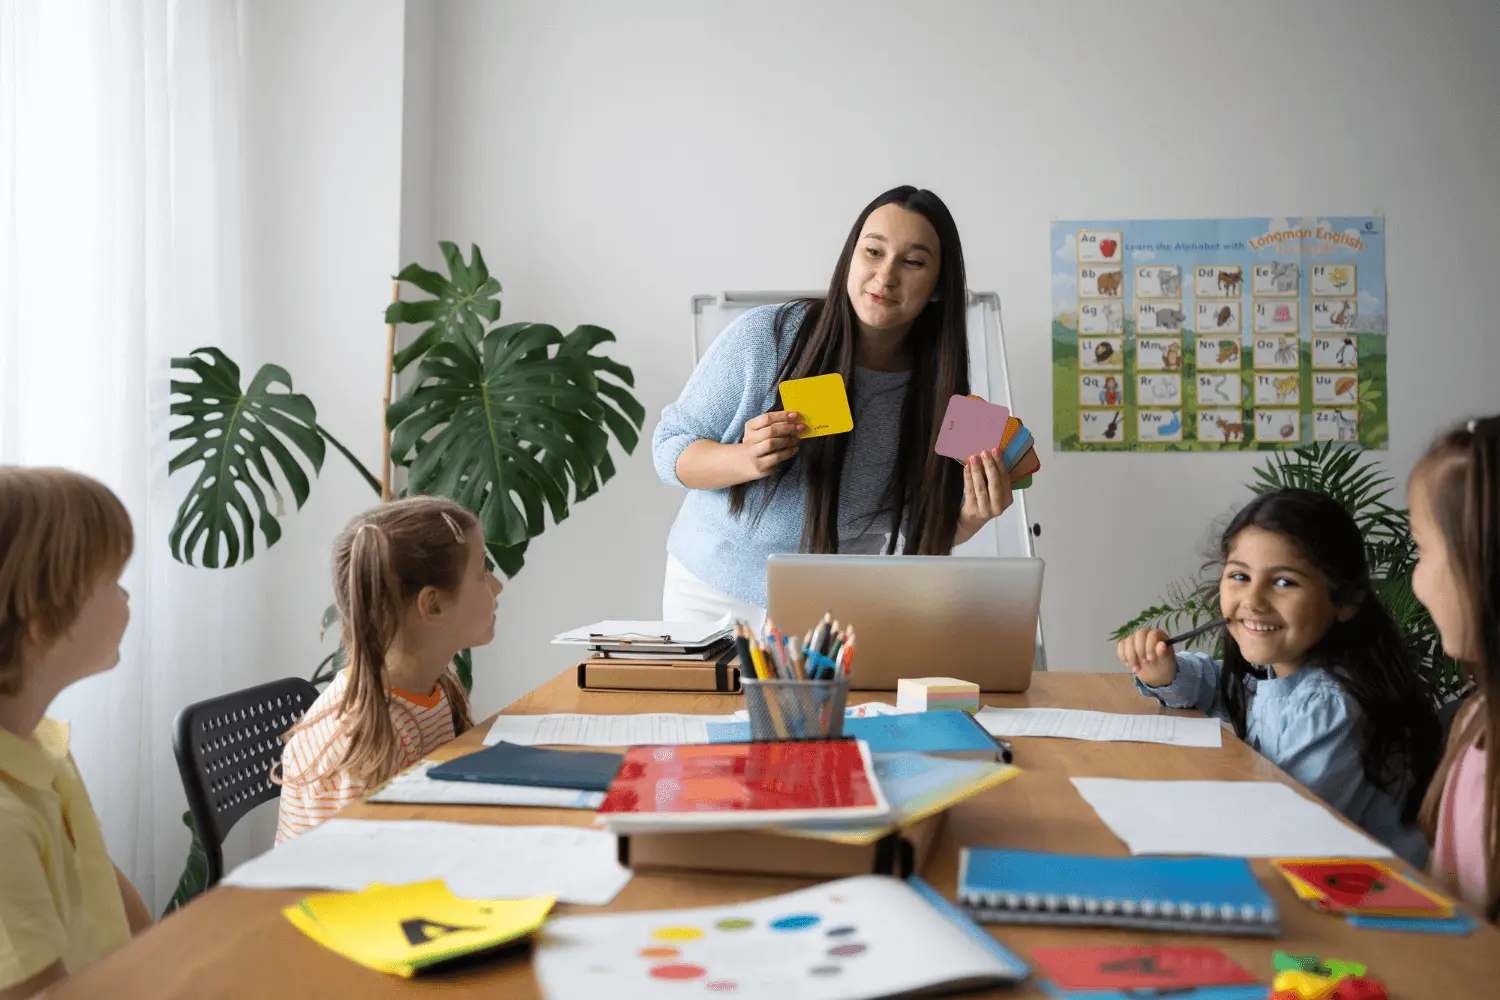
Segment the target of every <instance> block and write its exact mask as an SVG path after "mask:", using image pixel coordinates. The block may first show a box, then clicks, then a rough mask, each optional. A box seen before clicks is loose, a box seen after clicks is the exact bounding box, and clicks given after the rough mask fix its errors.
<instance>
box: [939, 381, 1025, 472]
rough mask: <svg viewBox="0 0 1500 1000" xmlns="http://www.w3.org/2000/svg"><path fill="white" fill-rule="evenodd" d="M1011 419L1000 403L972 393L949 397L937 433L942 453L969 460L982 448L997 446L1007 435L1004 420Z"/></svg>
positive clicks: (963, 460) (961, 460) (961, 459)
mask: <svg viewBox="0 0 1500 1000" xmlns="http://www.w3.org/2000/svg"><path fill="white" fill-rule="evenodd" d="M1009 419H1010V410H1008V409H1006V408H1005V407H1003V406H1001V405H1000V404H999V403H987V402H985V401H984V400H982V399H974V398H973V397H971V396H954V397H953V398H952V399H950V400H948V412H947V413H945V414H943V427H942V430H940V431H939V432H938V439H937V447H936V448H935V449H934V450H935V451H936V452H937V453H938V454H939V455H944V456H946V457H948V458H956V459H958V460H959V461H960V462H966V461H968V460H969V458H970V456H973V455H977V454H979V453H980V452H982V451H989V450H990V449H992V448H998V447H999V446H1000V441H1001V439H1002V438H1004V437H1005V422H1006V421H1007V420H1009Z"/></svg>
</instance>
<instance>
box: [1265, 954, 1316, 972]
mask: <svg viewBox="0 0 1500 1000" xmlns="http://www.w3.org/2000/svg"><path fill="white" fill-rule="evenodd" d="M1271 967H1272V968H1274V969H1275V970H1276V971H1277V972H1311V973H1313V974H1315V975H1316V974H1318V973H1320V972H1322V970H1323V960H1322V959H1321V958H1319V957H1318V956H1317V955H1293V954H1291V953H1289V952H1285V951H1278V952H1277V953H1276V954H1274V955H1272V956H1271Z"/></svg>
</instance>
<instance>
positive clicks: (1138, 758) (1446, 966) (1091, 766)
mask: <svg viewBox="0 0 1500 1000" xmlns="http://www.w3.org/2000/svg"><path fill="white" fill-rule="evenodd" d="M865 700H884V701H890V700H892V699H891V696H890V695H889V694H885V695H865V696H863V697H860V696H859V695H858V694H856V695H853V696H851V701H865ZM984 700H985V702H986V703H987V704H990V705H1000V706H1006V707H1023V706H1032V707H1058V708H1085V707H1086V708H1094V709H1100V710H1105V711H1111V712H1129V713H1139V714H1156V713H1160V712H1162V711H1164V710H1163V709H1161V708H1160V707H1159V706H1157V705H1156V703H1155V702H1153V701H1151V700H1150V699H1147V698H1142V697H1140V696H1138V695H1137V694H1135V692H1134V690H1133V689H1132V688H1131V686H1130V678H1129V676H1128V675H1124V674H1067V673H1045V674H1038V675H1037V677H1036V682H1035V684H1034V685H1033V687H1032V689H1031V690H1030V691H1029V692H1028V693H1027V694H1025V695H1013V696H993V695H991V696H987V697H986V698H985V699H984ZM739 701H740V699H738V698H733V697H730V696H725V695H678V694H611V693H600V692H581V691H579V690H578V689H577V687H576V686H575V682H574V675H573V673H572V671H568V672H565V673H563V674H561V675H559V676H558V677H557V678H555V679H553V680H552V681H550V682H548V683H547V684H544V685H543V686H542V687H540V688H538V689H537V690H535V691H533V692H531V693H530V694H528V695H526V696H525V697H523V698H521V699H520V700H519V701H517V702H516V703H515V704H513V705H511V706H510V707H509V708H507V709H506V710H505V711H506V713H515V714H533V713H545V712H590V713H598V714H606V713H630V712H648V711H652V712H691V713H703V714H723V713H727V712H731V711H733V710H734V709H736V708H737V707H739V705H738V704H737V703H738V702H739ZM487 728H488V727H487V726H485V725H481V726H479V727H477V728H476V729H475V730H473V731H472V732H470V733H467V734H465V735H464V736H463V737H462V738H460V739H458V740H456V741H454V742H453V743H452V744H450V745H449V746H448V747H445V748H444V749H443V751H440V753H439V754H438V755H437V756H442V757H452V756H456V755H458V754H461V753H464V752H467V751H471V750H473V749H475V748H477V747H478V746H479V745H480V742H481V739H482V736H483V733H484V732H485V731H486V729H487ZM1014 743H1015V748H1016V763H1017V764H1018V765H1019V766H1020V767H1021V768H1022V769H1023V770H1024V771H1025V773H1024V774H1022V775H1020V776H1019V777H1017V778H1016V779H1014V780H1013V781H1009V782H1007V783H1005V784H1003V785H1000V786H999V787H997V788H992V789H990V790H988V791H987V792H984V793H982V794H980V795H978V796H975V797H974V798H972V799H969V800H968V801H966V802H964V803H961V804H960V805H958V806H957V807H955V808H954V809H953V810H952V812H951V814H950V816H949V818H948V823H947V826H946V829H945V831H944V833H943V836H942V840H941V842H940V844H939V846H938V848H937V850H936V851H935V852H934V858H933V861H932V863H931V864H929V866H928V868H927V870H926V871H925V872H923V874H924V875H925V876H926V877H927V878H928V879H929V880H930V881H931V882H932V883H933V884H934V885H935V886H937V888H938V889H939V890H941V891H942V892H944V893H946V894H947V895H948V896H949V897H950V898H951V897H952V895H953V892H954V888H955V885H956V878H957V863H958V848H959V846H961V845H964V844H976V845H978V844H986V845H994V846H1002V847H1017V848H1030V849H1039V850H1050V851H1063V852H1072V853H1085V852H1087V853H1098V854H1115V855H1122V854H1125V853H1127V852H1126V850H1125V847H1124V845H1123V844H1122V843H1121V842H1120V841H1119V840H1117V839H1116V838H1115V837H1114V835H1113V834H1111V833H1110V832H1109V830H1108V828H1106V827H1105V825H1104V824H1103V823H1102V822H1101V821H1100V820H1099V818H1098V817H1097V816H1096V815H1095V814H1094V811H1093V809H1092V808H1090V807H1089V806H1088V804H1087V803H1085V802H1084V801H1083V799H1082V798H1081V797H1080V796H1079V795H1078V793H1077V792H1076V791H1075V790H1074V789H1073V786H1072V785H1071V784H1070V783H1069V780H1068V779H1069V778H1071V777H1081V776H1092V777H1110V778H1182V779H1191V778H1199V779H1217V780H1240V781H1248V780H1261V781H1265V780H1273V781H1283V782H1287V783H1288V784H1295V783H1293V782H1292V781H1291V779H1289V778H1288V777H1287V776H1286V775H1284V774H1282V773H1281V772H1280V771H1279V770H1278V769H1277V768H1275V767H1274V766H1272V765H1271V764H1270V763H1269V762H1267V761H1266V760H1265V759H1264V758H1262V757H1261V756H1260V755H1259V754H1257V753H1255V752H1254V751H1253V750H1251V749H1250V748H1249V747H1247V746H1245V745H1244V744H1243V743H1241V742H1240V741H1239V740H1237V739H1235V738H1234V736H1233V734H1231V733H1228V732H1226V733H1225V736H1224V746H1223V747H1222V748H1221V749H1218V750H1204V749H1186V748H1184V749H1178V748H1171V747H1164V746H1158V745H1151V744H1139V743H1085V742H1080V741H1074V740H1057V739H1017V740H1015V741H1014ZM1297 787H1300V786H1297ZM1304 794H1307V793H1306V792H1305V791H1304ZM343 815H344V816H346V817H351V818H368V819H442V820H450V821H457V822H473V823H504V824H510V825H522V824H544V823H545V824H565V825H579V826H584V825H589V824H590V823H591V821H592V817H593V814H592V813H587V812H580V811H575V810H553V809H495V808H484V807H438V806H396V805H368V804H359V805H356V806H352V807H350V808H349V809H348V810H347V811H345V813H344V814H343ZM1254 864H1255V867H1256V870H1257V872H1258V873H1259V875H1260V878H1261V881H1262V883H1263V884H1264V885H1266V886H1267V887H1268V888H1269V889H1270V891H1271V893H1272V895H1273V896H1274V897H1275V899H1276V903H1277V906H1278V907H1279V908H1280V910H1281V917H1282V936H1281V937H1280V938H1279V939H1276V940H1274V941H1271V940H1261V939H1243V938H1231V937H1224V938H1215V937H1209V936H1206V935H1174V934H1146V933H1141V932H1129V931H1112V930H1104V929H1099V928H1087V929H1060V928H1023V927H1013V926H1000V925H996V926H992V927H991V928H990V929H991V930H992V931H993V932H994V933H995V934H996V936H997V937H999V938H1000V939H1001V940H1002V941H1004V942H1005V944H1007V945H1008V946H1010V947H1011V948H1013V949H1015V950H1017V951H1018V952H1020V953H1021V954H1022V955H1025V954H1026V952H1027V949H1029V948H1032V947H1037V946H1041V945H1085V944H1087V945H1110V944H1145V943H1169V942H1174V943H1179V944H1181V943H1192V944H1209V945H1214V946H1217V947H1219V948H1222V949H1223V950H1224V951H1225V952H1227V953H1228V954H1230V955H1231V956H1233V957H1234V958H1235V959H1236V960H1238V961H1239V962H1240V963H1241V964H1243V965H1244V966H1245V967H1246V968H1248V969H1250V970H1251V971H1252V972H1254V973H1255V974H1257V975H1261V976H1264V977H1266V979H1267V981H1269V979H1270V976H1271V953H1272V952H1273V951H1275V950H1277V949H1281V950H1285V951H1293V952H1303V953H1306V952H1311V953H1313V954H1318V955H1322V956H1324V957H1334V958H1342V959H1347V960H1353V961H1362V962H1365V963H1367V964H1368V965H1369V966H1370V969H1371V972H1372V973H1373V974H1375V975H1378V976H1379V977H1380V978H1382V979H1383V980H1384V981H1385V983H1386V985H1387V987H1388V988H1389V989H1390V990H1391V997H1392V1000H1418V998H1421V1000H1429V998H1432V1000H1459V998H1480V997H1492V996H1497V995H1500V932H1497V931H1496V929H1495V928H1493V927H1490V926H1484V927H1481V928H1480V929H1479V930H1477V931H1475V932H1474V933H1473V934H1471V935H1469V936H1467V937H1445V936H1438V935H1416V934H1398V933H1392V932H1384V931H1369V930H1356V929H1354V928H1352V927H1350V926H1348V925H1347V924H1346V923H1344V922H1343V921H1342V920H1340V919H1338V918H1336V917H1332V916H1327V915H1322V914H1318V913H1315V912H1314V911H1313V910H1311V909H1310V908H1309V907H1308V906H1306V905H1305V904H1302V903H1299V902H1298V901H1297V900H1296V898H1295V897H1294V896H1293V895H1292V892H1291V890H1290V889H1288V888H1287V887H1286V884H1285V883H1284V882H1283V881H1282V880H1281V879H1280V878H1279V877H1278V876H1276V875H1274V874H1273V872H1272V871H1271V868H1270V866H1269V864H1268V863H1266V862H1263V861H1256V862H1254ZM808 884H809V883H808V882H806V881H803V880H798V879H784V878H760V877H756V878H752V877H733V878H731V877H724V876H712V875H643V876H637V877H635V878H634V879H632V880H631V882H630V884H629V885H627V886H626V887H625V889H624V890H623V891H622V892H621V893H620V895H619V896H618V897H616V899H615V901H614V903H613V904H612V905H611V906H609V907H607V909H609V910H652V909H664V908H680V907H692V906H709V905H718V904H728V903H735V902H740V901H743V900H750V899H757V898H761V897H764V896H769V895H774V894H776V893H780V892H787V891H790V890H792V889H796V888H801V887H803V886H806V885H808ZM301 895H303V893H300V892H293V891H263V890H249V889H234V888H220V889H215V890H214V891H212V892H209V893H207V894H206V895H204V896H203V897H201V898H200V899H197V900H195V901H194V902H192V903H191V904H189V905H188V906H187V907H185V908H184V909H183V910H181V911H179V912H178V913H176V914H174V915H172V916H170V917H168V918H167V919H166V920H164V921H162V923H161V924H160V925H158V926H157V927H155V928H153V929H152V930H151V931H150V932H148V933H147V934H145V935H143V936H142V937H141V938H139V939H138V940H136V941H134V942H132V943H131V944H130V945H129V946H128V947H126V948H124V949H122V950H121V951H119V952H117V953H115V954H114V955H112V956H110V957H109V958H107V959H106V960H104V961H103V962H101V963H99V964H98V965H96V966H94V967H93V968H91V969H88V970H86V971H85V972H84V973H83V974H82V975H80V976H77V977H75V978H74V979H72V980H71V981H69V982H68V983H67V985H65V986H63V987H62V988H60V989H58V990H57V991H55V993H53V994H49V996H52V997H57V998H64V1000H65V998H73V997H109V998H111V1000H130V998H135V997H140V998H148V997H149V998H152V1000H167V998H181V1000H214V998H221V997H247V998H248V997H255V998H269V1000H290V998H294V997H318V998H326V997H346V996H347V997H360V998H362V1000H363V998H380V997H414V996H424V997H425V996H442V997H469V996H473V997H487V998H498V997H504V998H507V1000H511V998H533V997H540V996H541V993H540V991H539V989H538V988H537V985H536V981H535V979H534V977H533V976H532V973H531V964H530V962H529V961H528V960H527V959H525V958H510V959H503V960H499V961H496V962H493V963H490V964H487V965H485V966H482V967H480V968H478V969H476V970H469V971H464V972H459V973H451V974H446V975H441V976H435V977H432V978H428V979H423V980H403V979H400V978H397V977H395V976H385V975H381V974H379V973H375V972H370V971H368V970H366V969H364V968H362V967H360V966H357V965H355V964H354V963H352V962H348V961H345V960H344V959H342V958H339V957H338V956H336V955H334V954H332V953H331V952H327V951H324V950H323V949H322V948H320V947H319V946H317V945H315V944H313V943H312V941H310V940H309V939H307V938H305V937H303V936H302V934H300V933H299V932H298V931H296V930H295V929H294V928H293V927H292V925H291V924H289V923H288V922H287V921H286V920H285V918H283V917H282V916H281V909H282V908H283V907H285V906H287V905H289V904H290V903H292V902H293V901H295V900H296V899H297V898H299V897H300V896H301ZM560 910H561V912H575V913H576V912H590V911H591V908H589V907H568V906H565V907H561V908H560ZM985 995H986V996H994V997H1016V998H1019V997H1042V996H1044V995H1045V994H1043V993H1042V992H1041V991H1040V990H1039V989H1037V988H1036V987H1035V986H1028V987H1027V988H1025V989H1022V990H1019V991H1003V992H996V993H992V994H985Z"/></svg>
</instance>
